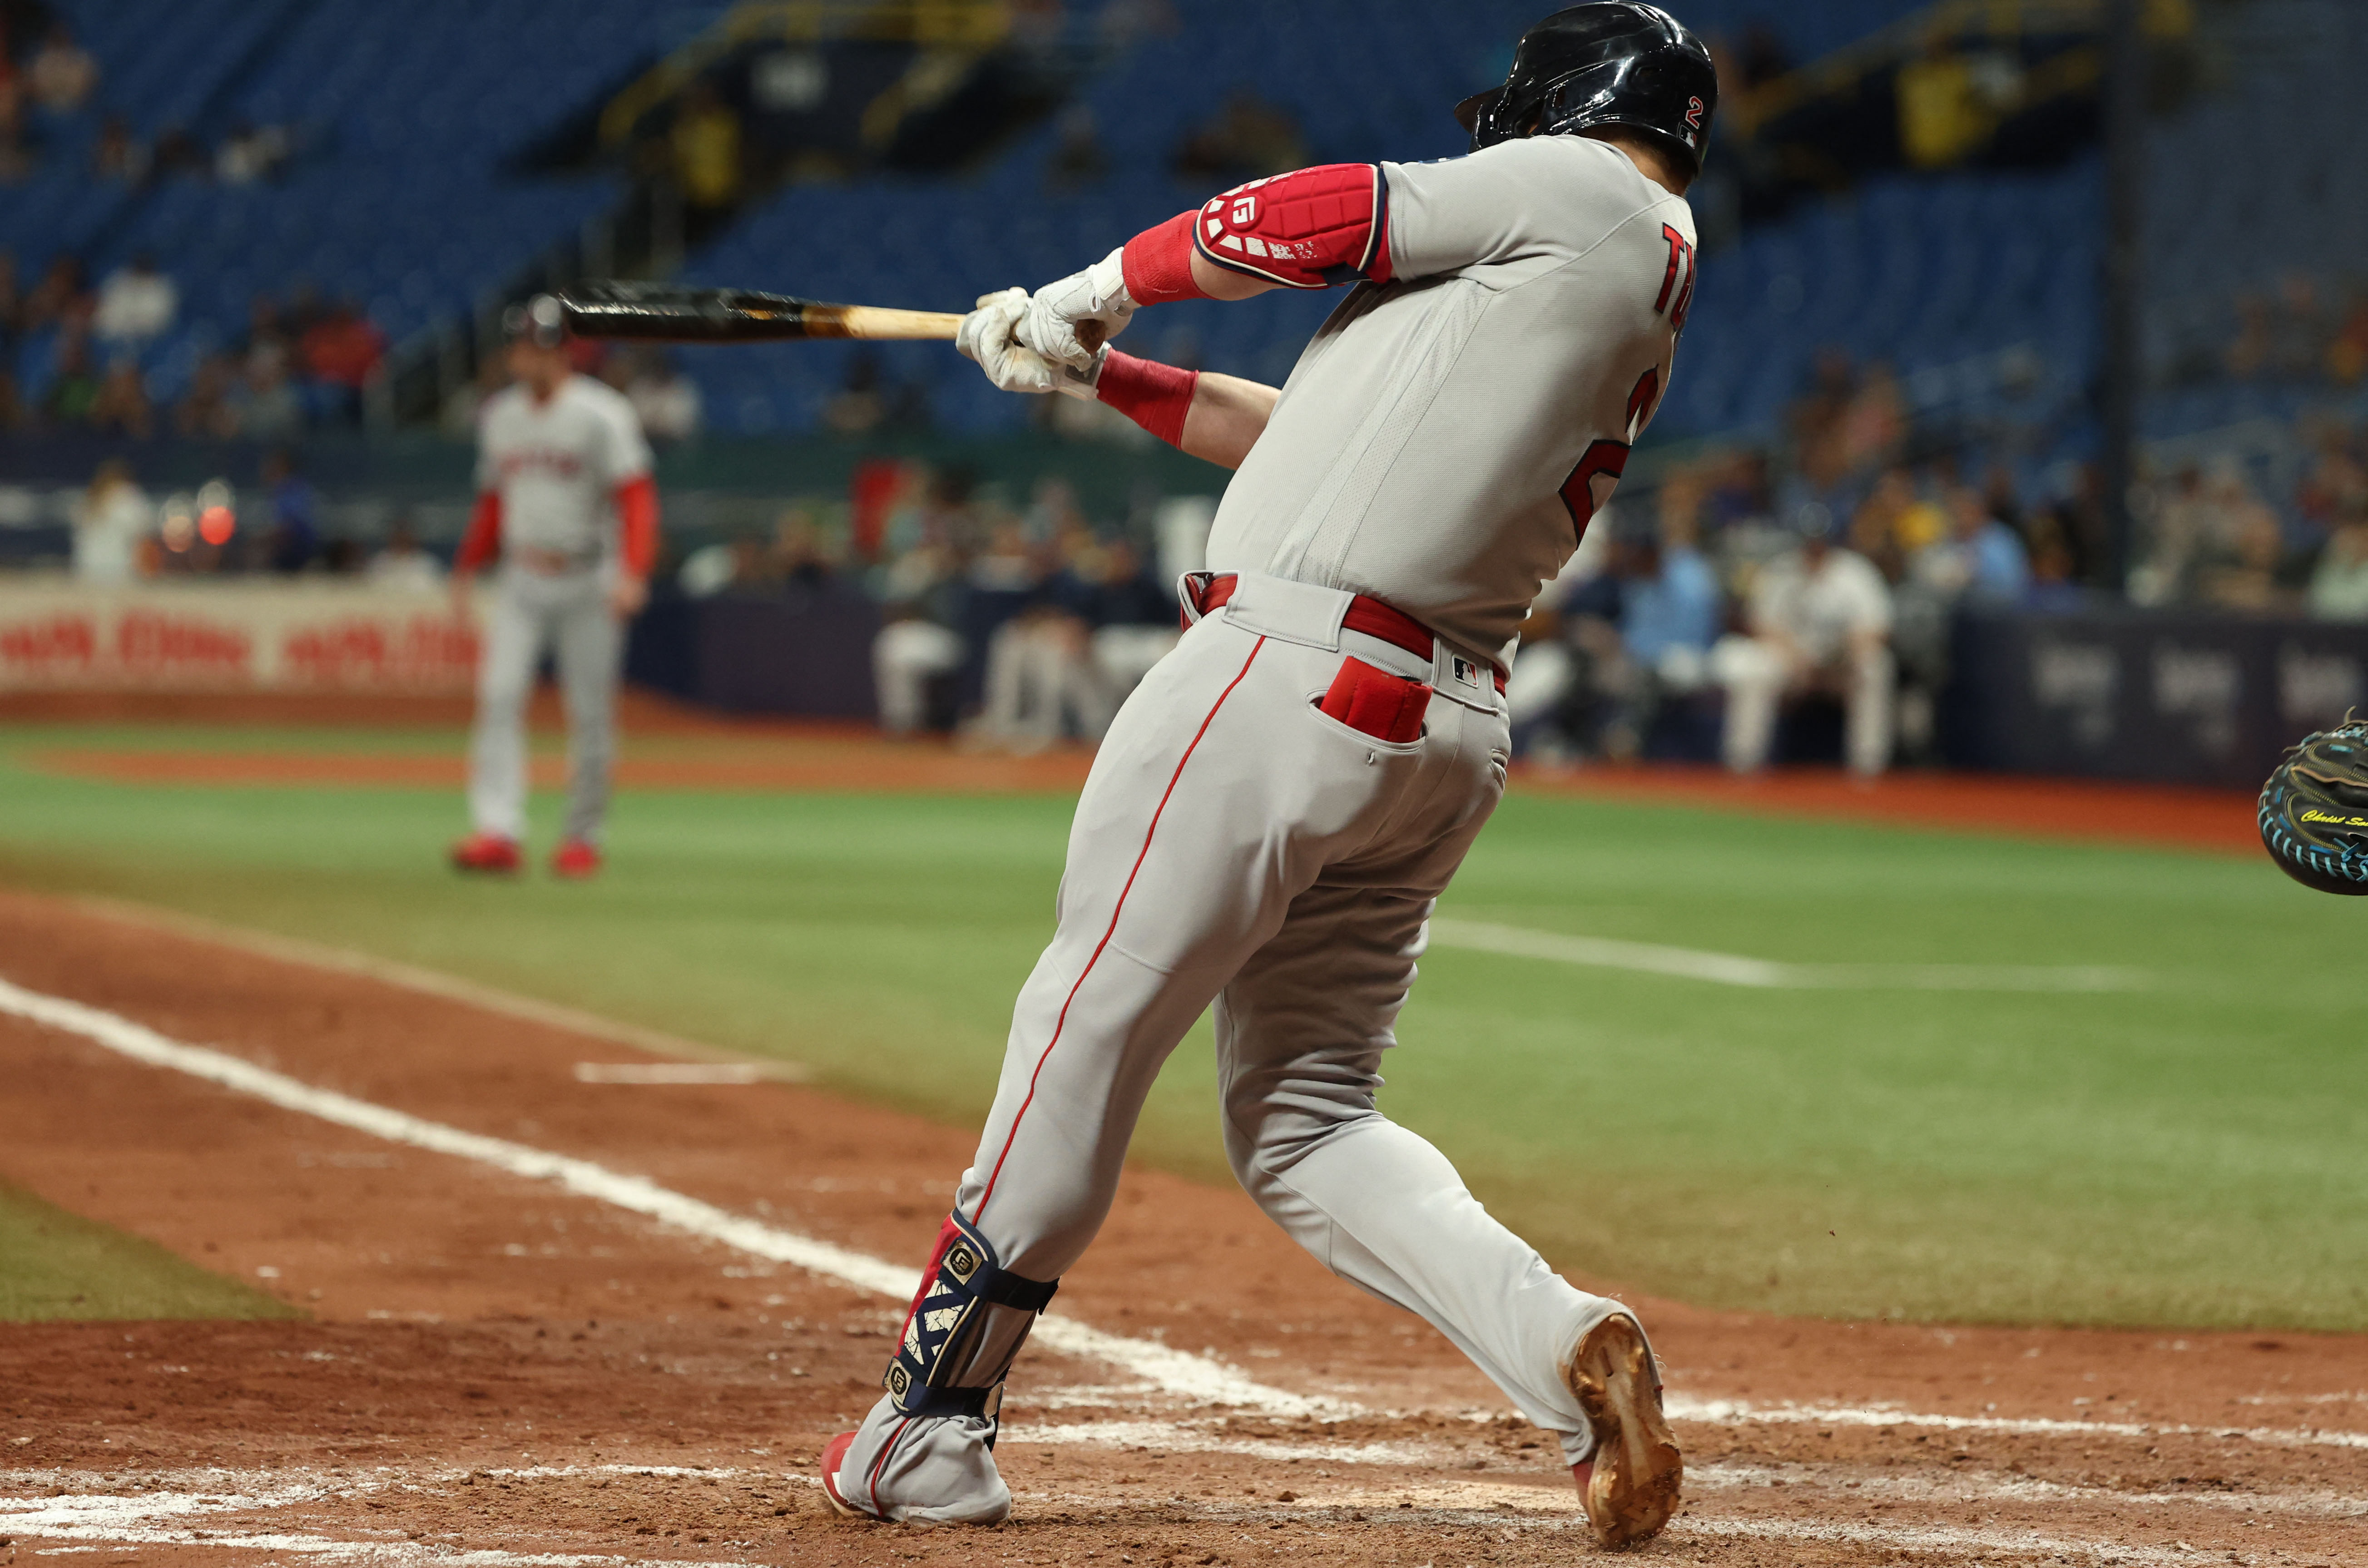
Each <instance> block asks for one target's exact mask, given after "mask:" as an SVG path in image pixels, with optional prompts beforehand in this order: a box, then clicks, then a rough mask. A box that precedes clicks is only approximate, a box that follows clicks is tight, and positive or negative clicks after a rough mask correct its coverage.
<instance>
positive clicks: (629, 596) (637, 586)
mask: <svg viewBox="0 0 2368 1568" xmlns="http://www.w3.org/2000/svg"><path fill="white" fill-rule="evenodd" d="M649 602H650V585H649V580H648V579H647V578H645V577H636V576H633V575H632V574H630V573H628V574H624V575H621V576H620V577H619V578H618V579H617V580H616V582H614V583H613V584H611V585H609V609H610V610H611V611H613V612H614V613H615V615H616V617H617V619H619V620H631V619H633V617H635V616H637V615H639V614H641V613H642V607H643V605H645V604H647V603H649Z"/></svg>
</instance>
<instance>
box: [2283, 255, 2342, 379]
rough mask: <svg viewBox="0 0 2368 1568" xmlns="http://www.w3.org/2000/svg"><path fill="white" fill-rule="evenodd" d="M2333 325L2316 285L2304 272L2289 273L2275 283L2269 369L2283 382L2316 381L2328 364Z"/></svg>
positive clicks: (2333, 334)
mask: <svg viewBox="0 0 2368 1568" xmlns="http://www.w3.org/2000/svg"><path fill="white" fill-rule="evenodd" d="M2334 336H2335V333H2334V328H2333V324H2331V323H2330V322H2328V319H2327V311H2326V308H2325V307H2324V306H2323V305H2322V304H2320V302H2319V298H2318V284H2317V281H2316V280H2315V279H2313V278H2311V276H2310V275H2309V274H2308V273H2306V272H2289V273H2288V274H2286V276H2285V277H2284V278H2281V279H2280V280H2279V282H2278V306H2277V310H2276V312H2274V314H2273V315H2272V317H2271V328H2270V368H2271V370H2273V371H2274V372H2275V373H2276V374H2277V376H2278V378H2279V379H2280V380H2282V381H2316V380H2317V378H2318V376H2319V374H2320V372H2321V371H2322V370H2324V369H2325V368H2326V365H2327V348H2328V344H2329V343H2330V342H2332V341H2333V340H2334Z"/></svg>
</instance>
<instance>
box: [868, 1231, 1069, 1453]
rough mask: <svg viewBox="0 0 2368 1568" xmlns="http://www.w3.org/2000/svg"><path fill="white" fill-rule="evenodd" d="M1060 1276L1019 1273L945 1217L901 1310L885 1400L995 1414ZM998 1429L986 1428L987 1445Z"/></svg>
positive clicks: (927, 1411)
mask: <svg viewBox="0 0 2368 1568" xmlns="http://www.w3.org/2000/svg"><path fill="white" fill-rule="evenodd" d="M1059 1288H1060V1281H1058V1280H1050V1281H1043V1280H1035V1279H1022V1278H1020V1277H1019V1276H1018V1275H1017V1274H1013V1273H1010V1272H1009V1271H1008V1270H1006V1269H1005V1268H1003V1267H1001V1266H1000V1265H998V1264H997V1263H996V1261H995V1249H994V1248H993V1247H990V1246H988V1245H987V1244H986V1242H985V1239H984V1238H983V1237H981V1236H980V1235H979V1233H977V1232H976V1231H973V1230H972V1229H971V1228H970V1226H969V1225H968V1224H967V1223H966V1222H965V1221H963V1220H962V1216H961V1215H959V1214H956V1215H953V1216H951V1217H950V1218H949V1219H948V1220H947V1221H946V1224H945V1229H944V1231H943V1232H942V1233H940V1234H939V1239H938V1257H937V1262H936V1263H935V1264H934V1265H932V1266H931V1267H930V1270H929V1272H928V1276H927V1277H926V1278H923V1279H922V1281H921V1293H920V1294H919V1295H917V1296H916V1297H915V1298H914V1299H913V1310H912V1311H911V1312H908V1313H906V1314H905V1342H904V1343H903V1344H902V1345H901V1346H898V1347H897V1350H896V1358H895V1359H894V1361H891V1362H889V1363H888V1374H887V1376H886V1377H884V1378H882V1380H881V1381H882V1385H883V1386H884V1387H885V1388H886V1389H887V1390H888V1399H889V1403H892V1404H894V1406H895V1407H896V1409H897V1410H898V1412H899V1413H901V1414H903V1415H913V1416H935V1415H967V1416H972V1417H975V1418H981V1419H985V1420H987V1421H994V1420H996V1416H997V1414H998V1413H999V1412H1000V1411H1001V1410H1002V1408H1003V1379H1004V1375H1005V1374H1006V1373H1008V1371H1010V1370H1011V1362H1012V1359H1013V1358H1015V1357H1017V1356H1018V1355H1019V1347H1020V1346H1022V1345H1024V1344H1026V1343H1027V1342H1028V1334H1029V1331H1030V1329H1032V1328H1034V1327H1035V1326H1036V1318H1037V1315H1038V1314H1039V1313H1041V1312H1043V1310H1044V1307H1045V1304H1046V1303H1047V1302H1049V1301H1052V1299H1053V1291H1054V1290H1058V1289H1059ZM995 1437H996V1434H995V1433H994V1432H989V1433H988V1434H987V1439H986V1442H987V1447H989V1448H993V1447H994V1446H995Z"/></svg>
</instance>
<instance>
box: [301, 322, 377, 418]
mask: <svg viewBox="0 0 2368 1568" xmlns="http://www.w3.org/2000/svg"><path fill="white" fill-rule="evenodd" d="M385 354H386V335H385V334H384V333H382V332H381V331H379V329H378V328H377V327H376V326H375V325H374V324H372V323H371V322H370V318H369V317H368V316H366V315H364V314H362V309H361V306H360V305H359V304H358V303H356V302H355V301H352V300H340V301H337V302H336V304H335V305H333V306H331V307H330V308H329V309H328V311H327V312H324V314H323V315H322V317H321V319H320V320H318V321H317V322H315V323H313V324H312V325H311V326H310V327H308V328H306V329H305V332H304V335H303V336H302V337H300V338H299V339H297V341H296V358H297V360H298V362H299V363H300V364H302V366H303V367H304V373H305V374H306V375H307V376H308V377H310V378H311V379H312V380H313V381H314V382H315V383H316V384H318V385H319V386H320V387H322V388H323V389H324V391H325V392H327V393H328V394H329V398H328V403H329V407H330V410H331V412H332V414H333V415H334V416H336V417H337V418H341V419H343V420H344V421H345V422H346V423H347V424H355V423H359V420H360V418H361V408H362V388H363V387H364V386H366V385H367V384H368V383H369V381H370V375H371V373H372V372H374V371H375V370H376V369H378V365H379V361H380V359H381V358H384V357H385Z"/></svg>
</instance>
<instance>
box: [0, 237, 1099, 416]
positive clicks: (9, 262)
mask: <svg viewBox="0 0 2368 1568" xmlns="http://www.w3.org/2000/svg"><path fill="white" fill-rule="evenodd" d="M24 319H25V291H24V289H23V286H22V285H21V284H20V283H19V282H18V281H17V253H16V252H15V251H12V250H10V249H9V248H8V247H7V246H6V245H0V349H5V348H6V347H10V346H11V345H13V344H14V343H15V342H16V340H17V331H18V329H19V328H20V327H21V326H22V325H23V324H24ZM1072 401H1075V400H1074V399H1073V400H1072Z"/></svg>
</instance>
